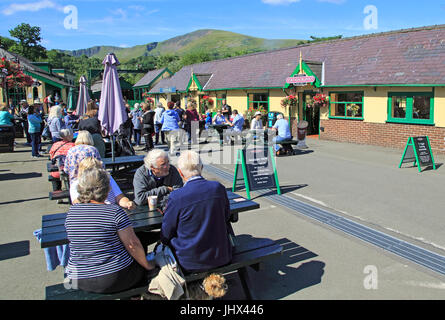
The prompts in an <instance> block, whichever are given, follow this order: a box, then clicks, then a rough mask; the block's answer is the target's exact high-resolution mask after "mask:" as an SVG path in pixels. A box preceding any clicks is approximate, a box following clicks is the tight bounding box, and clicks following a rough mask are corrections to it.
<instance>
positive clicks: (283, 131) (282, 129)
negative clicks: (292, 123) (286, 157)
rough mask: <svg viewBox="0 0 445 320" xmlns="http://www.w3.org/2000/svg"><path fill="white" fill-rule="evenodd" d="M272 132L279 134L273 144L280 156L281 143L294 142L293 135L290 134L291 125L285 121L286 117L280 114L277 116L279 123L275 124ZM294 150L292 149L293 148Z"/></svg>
mask: <svg viewBox="0 0 445 320" xmlns="http://www.w3.org/2000/svg"><path fill="white" fill-rule="evenodd" d="M272 130H275V131H277V132H278V134H277V136H276V137H275V138H274V139H273V142H274V143H275V145H274V148H275V152H276V155H277V156H278V155H280V149H281V148H280V146H279V144H280V142H284V141H290V140H292V134H291V132H290V127H289V123H288V122H287V121H286V120H285V119H284V116H283V115H282V114H279V115H278V116H277V121H276V122H275V125H274V126H273V127H272ZM291 148H292V147H291Z"/></svg>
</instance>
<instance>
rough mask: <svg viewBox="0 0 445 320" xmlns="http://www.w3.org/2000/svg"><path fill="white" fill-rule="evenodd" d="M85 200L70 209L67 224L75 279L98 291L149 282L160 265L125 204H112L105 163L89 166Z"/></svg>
mask: <svg viewBox="0 0 445 320" xmlns="http://www.w3.org/2000/svg"><path fill="white" fill-rule="evenodd" d="M77 189H78V192H79V198H78V199H79V201H80V203H79V204H75V205H73V206H71V208H70V210H69V211H68V214H67V218H66V222H65V229H66V232H67V238H68V240H69V242H70V258H69V262H68V266H67V268H66V270H65V272H66V274H67V276H68V278H69V279H72V280H73V285H77V287H78V288H79V289H81V290H84V291H87V292H94V293H117V292H121V291H125V290H129V289H131V288H136V287H140V286H143V285H145V284H147V275H148V274H149V272H150V271H151V270H153V269H155V266H154V264H153V263H152V262H149V261H147V259H146V252H145V251H144V248H143V245H142V243H141V241H140V240H139V239H138V237H137V236H136V234H135V232H134V229H133V227H132V222H131V220H130V218H129V216H128V215H127V214H126V213H125V211H124V210H123V209H122V208H120V207H119V206H116V205H112V204H106V203H105V200H106V199H107V196H108V194H109V192H110V176H109V174H108V173H107V172H106V171H105V170H104V169H99V170H98V169H92V170H86V171H84V172H83V174H82V176H80V177H79V184H78V187H77Z"/></svg>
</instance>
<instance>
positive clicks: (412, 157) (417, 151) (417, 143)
mask: <svg viewBox="0 0 445 320" xmlns="http://www.w3.org/2000/svg"><path fill="white" fill-rule="evenodd" d="M408 162H412V163H414V165H416V164H417V166H418V168H419V172H421V171H422V167H429V166H433V169H434V170H436V164H435V162H434V157H433V153H432V151H431V145H430V140H429V138H428V137H410V138H409V139H408V143H407V144H406V148H405V151H404V153H403V156H402V160H401V161H400V165H399V168H401V167H402V164H404V163H408Z"/></svg>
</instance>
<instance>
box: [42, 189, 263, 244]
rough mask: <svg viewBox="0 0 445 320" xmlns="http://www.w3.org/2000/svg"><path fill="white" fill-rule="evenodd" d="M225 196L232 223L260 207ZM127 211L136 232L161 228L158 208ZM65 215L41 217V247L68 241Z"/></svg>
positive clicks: (253, 203)
mask: <svg viewBox="0 0 445 320" xmlns="http://www.w3.org/2000/svg"><path fill="white" fill-rule="evenodd" d="M227 196H228V198H229V202H230V213H231V219H230V221H231V222H233V223H235V222H237V221H238V213H240V212H245V211H250V210H255V209H258V208H259V207H260V205H259V204H258V203H256V202H254V201H251V200H247V199H245V198H244V197H242V196H240V195H237V194H236V193H233V192H231V191H227ZM127 213H128V214H129V216H130V219H131V220H132V222H133V228H134V230H135V231H136V232H140V231H150V230H155V229H159V228H161V225H162V213H161V212H160V211H159V210H154V211H150V210H149V209H148V206H139V207H137V208H136V209H134V210H131V211H128V210H127ZM66 217H67V213H58V214H51V215H45V216H43V217H42V238H41V242H40V245H41V248H42V249H44V248H50V247H55V246H59V245H64V244H68V243H69V241H68V238H67V234H66V230H65V220H66Z"/></svg>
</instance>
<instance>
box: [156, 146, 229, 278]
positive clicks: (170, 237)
mask: <svg viewBox="0 0 445 320" xmlns="http://www.w3.org/2000/svg"><path fill="white" fill-rule="evenodd" d="M202 168H203V165H202V162H201V159H200V157H199V155H198V154H197V153H196V152H195V151H185V152H183V153H181V155H180V156H179V158H178V171H179V174H180V175H181V177H182V179H183V181H184V183H185V184H184V187H183V188H181V189H178V190H175V191H173V192H172V193H171V194H170V197H169V199H168V204H167V209H166V210H165V213H164V217H163V221H162V228H161V241H162V243H164V244H165V245H168V246H169V247H170V248H171V249H172V251H173V252H174V253H175V255H176V258H177V260H178V261H177V262H178V263H179V265H180V266H181V268H182V271H183V272H184V273H186V274H187V273H194V272H204V271H207V270H209V269H213V268H216V267H219V266H223V265H226V264H228V263H230V261H231V259H232V245H231V243H230V240H229V234H228V230H227V226H228V224H229V218H230V204H229V200H228V198H227V192H226V189H225V188H224V186H223V185H221V184H220V183H219V182H217V181H207V180H205V179H204V178H203V177H202V176H201V172H202Z"/></svg>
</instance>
